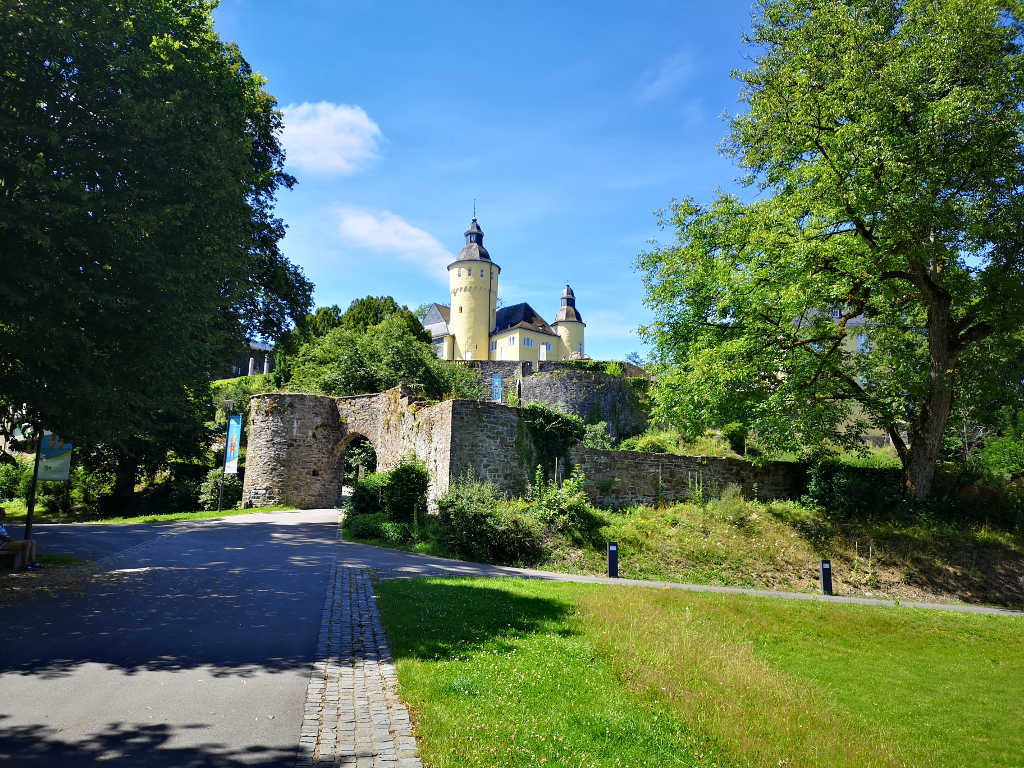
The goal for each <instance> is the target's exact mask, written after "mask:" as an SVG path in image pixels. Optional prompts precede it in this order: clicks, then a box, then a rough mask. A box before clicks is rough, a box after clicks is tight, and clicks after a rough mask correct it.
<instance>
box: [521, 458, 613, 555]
mask: <svg viewBox="0 0 1024 768" xmlns="http://www.w3.org/2000/svg"><path fill="white" fill-rule="evenodd" d="M585 481H586V477H585V476H584V474H583V470H582V469H580V468H579V467H576V468H575V469H573V471H572V474H571V475H570V476H569V477H567V478H566V479H565V481H564V482H563V483H562V486H561V487H558V486H557V485H556V484H555V483H553V482H551V483H544V481H543V475H542V474H541V471H540V467H537V475H536V479H535V482H534V486H533V489H532V490H533V493H532V501H533V502H534V504H535V505H536V510H537V516H538V517H539V518H540V519H541V520H542V521H543V522H545V523H547V524H548V525H550V526H552V527H554V528H555V529H556V530H558V531H560V532H561V533H566V534H569V535H570V536H571V537H572V538H573V539H576V540H577V541H579V540H588V539H590V538H592V536H593V534H594V533H595V531H596V530H597V528H598V527H599V526H600V521H599V520H598V518H597V516H596V515H595V514H594V511H593V509H591V507H590V503H589V502H588V501H587V495H586V492H585V491H584V490H583V488H584V483H585Z"/></svg>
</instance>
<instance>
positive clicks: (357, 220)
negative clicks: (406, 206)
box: [337, 206, 455, 279]
mask: <svg viewBox="0 0 1024 768" xmlns="http://www.w3.org/2000/svg"><path fill="white" fill-rule="evenodd" d="M337 216H338V234H339V235H340V236H341V238H342V240H344V241H345V242H346V243H349V244H350V245H355V246H358V247H360V248H366V249H368V250H371V251H379V252H381V253H390V254H393V255H395V256H397V257H398V258H400V259H402V260H403V261H408V262H410V263H412V264H416V265H417V266H419V267H421V268H422V269H423V270H424V271H425V272H428V273H430V275H431V276H432V277H435V278H437V279H442V278H445V276H446V272H445V268H446V267H447V266H448V265H449V264H450V263H451V262H453V261H455V257H454V256H453V255H452V254H451V253H450V252H449V251H448V249H447V248H445V247H444V246H443V245H441V243H440V241H439V240H438V239H437V238H436V237H434V236H433V235H431V234H430V233H428V232H425V231H423V230H422V229H420V228H419V227H414V226H413V225H412V224H410V223H409V222H407V221H406V220H405V219H403V218H402V217H401V216H399V215H397V214H394V213H391V212H389V211H381V212H379V213H375V212H372V211H364V210H361V209H359V208H349V207H344V206H343V207H341V208H338V209H337Z"/></svg>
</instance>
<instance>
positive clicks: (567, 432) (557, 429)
mask: <svg viewBox="0 0 1024 768" xmlns="http://www.w3.org/2000/svg"><path fill="white" fill-rule="evenodd" d="M519 417H520V419H521V420H522V422H523V423H524V424H525V425H526V429H527V432H528V433H529V436H530V440H531V441H532V443H533V447H534V449H535V450H536V452H537V455H536V457H534V460H531V462H530V463H531V464H533V463H536V464H540V465H541V466H542V467H543V468H544V472H545V474H547V473H548V472H553V471H554V463H555V458H556V457H557V458H560V459H563V460H564V459H565V457H566V456H567V454H568V451H569V447H570V446H571V445H572V444H573V443H576V442H579V441H580V440H582V439H583V435H584V424H583V420H582V419H581V418H580V417H579V416H576V415H574V414H571V413H563V412H562V411H559V410H556V409H554V408H550V407H549V406H546V405H543V404H541V403H527V404H526V406H525V407H523V408H521V409H520V411H519Z"/></svg>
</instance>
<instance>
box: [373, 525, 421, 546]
mask: <svg viewBox="0 0 1024 768" xmlns="http://www.w3.org/2000/svg"><path fill="white" fill-rule="evenodd" d="M363 519H364V520H365V518H363ZM380 537H381V538H382V539H384V541H386V542H387V543H388V544H391V545H392V546H399V545H402V544H405V543H407V542H409V541H411V540H412V528H411V527H410V526H409V524H408V523H396V522H393V521H391V520H385V521H384V522H382V523H381V524H380Z"/></svg>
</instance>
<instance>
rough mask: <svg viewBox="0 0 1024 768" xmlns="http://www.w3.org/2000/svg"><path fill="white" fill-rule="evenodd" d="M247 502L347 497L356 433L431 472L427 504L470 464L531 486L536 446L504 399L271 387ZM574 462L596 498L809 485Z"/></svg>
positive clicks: (674, 497)
mask: <svg viewBox="0 0 1024 768" xmlns="http://www.w3.org/2000/svg"><path fill="white" fill-rule="evenodd" d="M249 419H250V421H249V445H248V448H247V453H246V471H245V486H244V490H243V497H242V498H243V501H244V503H245V504H246V505H247V506H264V505H269V504H282V505H289V506H295V507H299V508H313V507H333V506H336V505H337V504H338V503H339V501H340V498H341V484H342V477H343V469H344V455H345V449H346V448H347V447H348V445H349V444H350V443H351V442H352V440H353V439H355V437H356V436H357V435H362V436H364V437H366V438H368V439H369V440H370V442H371V443H373V446H374V448H375V450H376V451H377V462H378V468H379V469H389V468H391V467H393V466H395V465H396V464H397V463H398V462H399V461H401V459H402V458H404V457H406V456H416V457H417V458H419V459H421V460H422V461H423V462H424V464H425V465H426V466H427V469H428V471H429V472H430V477H431V481H430V488H429V492H428V505H429V507H430V508H431V509H436V500H437V498H438V497H440V496H441V495H443V494H444V493H445V492H446V491H447V490H448V488H449V486H450V484H451V482H452V481H455V480H459V479H461V478H463V477H465V476H466V474H467V473H468V472H471V473H472V474H474V475H475V476H476V477H477V478H481V479H487V480H490V481H492V482H494V483H495V484H496V485H497V486H498V487H499V488H501V489H502V490H504V491H505V492H507V493H509V494H511V495H521V494H523V493H525V492H526V491H527V489H528V488H529V484H530V482H531V481H532V478H533V471H534V463H535V461H534V460H535V457H536V456H537V451H536V449H535V446H534V445H533V441H532V439H531V437H530V432H529V428H528V427H527V425H526V422H525V421H524V420H523V419H521V418H520V415H519V409H517V408H512V407H510V406H507V405H503V404H500V403H490V402H482V401H481V402H478V401H472V400H447V401H445V402H442V403H436V404H434V405H429V406H423V405H422V404H421V403H418V402H416V401H415V399H414V398H413V397H412V395H411V394H410V393H409V392H408V391H405V390H403V389H401V388H397V387H396V388H395V389H391V390H388V391H387V392H382V393H380V394H375V395H360V396H357V397H343V398H334V397H325V396H321V395H299V394H282V393H272V394H265V395H255V396H254V397H253V398H252V401H251V404H250V415H249ZM568 458H569V463H570V465H578V466H580V467H581V468H582V469H583V471H584V472H585V473H586V477H587V480H586V489H587V495H588V496H589V497H590V499H591V501H592V502H593V503H595V504H597V505H598V506H605V507H622V506H627V505H630V504H653V503H657V502H659V501H664V502H669V501H679V500H683V499H686V498H690V497H691V496H693V495H695V494H697V493H700V494H701V495H703V496H704V497H705V498H707V497H712V496H717V495H720V494H721V492H722V491H723V490H724V489H725V487H726V486H727V485H737V486H739V487H740V488H741V489H742V490H743V492H744V494H746V495H748V496H754V495H755V489H756V496H757V497H758V498H761V499H774V498H792V497H795V496H798V495H799V494H800V493H801V492H802V489H803V487H804V483H805V478H804V476H803V470H802V469H801V468H800V467H799V466H797V465H795V464H787V463H783V462H769V463H768V464H766V465H765V466H763V467H755V466H754V465H753V464H751V463H749V462H746V461H742V460H739V459H722V458H711V457H694V456H674V455H670V454H657V453H639V452H634V451H600V450H594V449H590V448H585V447H584V446H583V445H575V446H573V447H571V448H570V450H569V454H568Z"/></svg>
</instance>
